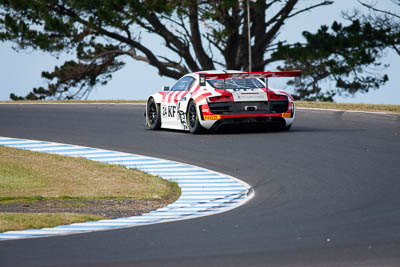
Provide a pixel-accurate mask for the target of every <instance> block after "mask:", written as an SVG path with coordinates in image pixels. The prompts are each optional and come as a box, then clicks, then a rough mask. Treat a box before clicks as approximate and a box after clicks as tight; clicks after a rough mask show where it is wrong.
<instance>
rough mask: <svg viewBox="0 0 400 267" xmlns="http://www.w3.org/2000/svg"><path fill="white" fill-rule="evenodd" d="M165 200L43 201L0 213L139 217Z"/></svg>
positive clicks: (13, 205)
mask: <svg viewBox="0 0 400 267" xmlns="http://www.w3.org/2000/svg"><path fill="white" fill-rule="evenodd" d="M167 204H168V203H166V201H165V200H131V199H102V200H81V199H79V200H43V201H35V202H11V203H2V204H0V212H13V213H63V212H69V213H83V214H94V215H99V216H104V217H107V218H122V217H130V216H136V215H141V214H143V213H146V212H149V211H152V210H156V209H158V208H161V207H164V206H165V205H167Z"/></svg>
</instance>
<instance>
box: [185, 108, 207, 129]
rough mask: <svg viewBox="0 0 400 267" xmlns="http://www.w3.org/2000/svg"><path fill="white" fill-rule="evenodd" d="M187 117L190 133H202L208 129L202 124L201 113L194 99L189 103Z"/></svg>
mask: <svg viewBox="0 0 400 267" xmlns="http://www.w3.org/2000/svg"><path fill="white" fill-rule="evenodd" d="M186 117H187V124H188V127H189V131H190V133H192V134H201V133H204V132H205V131H206V130H205V129H204V128H203V126H201V124H200V119H199V114H198V112H197V108H196V104H195V103H194V101H191V102H190V103H189V107H188V110H187V114H186Z"/></svg>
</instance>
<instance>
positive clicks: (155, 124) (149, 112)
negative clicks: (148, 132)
mask: <svg viewBox="0 0 400 267" xmlns="http://www.w3.org/2000/svg"><path fill="white" fill-rule="evenodd" d="M146 124H147V126H148V127H149V128H150V129H152V130H158V129H160V127H161V112H160V105H159V104H157V103H156V102H155V101H154V99H153V98H150V99H149V101H148V102H147V109H146Z"/></svg>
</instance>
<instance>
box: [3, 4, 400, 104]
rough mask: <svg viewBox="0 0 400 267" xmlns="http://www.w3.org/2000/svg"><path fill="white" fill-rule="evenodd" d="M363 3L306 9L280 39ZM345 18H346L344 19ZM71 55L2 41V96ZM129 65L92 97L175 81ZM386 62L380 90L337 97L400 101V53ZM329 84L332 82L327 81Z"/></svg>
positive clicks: (122, 95)
mask: <svg viewBox="0 0 400 267" xmlns="http://www.w3.org/2000/svg"><path fill="white" fill-rule="evenodd" d="M379 4H380V5H381V6H380V7H382V8H387V9H392V11H394V12H396V13H400V10H398V9H399V8H397V11H395V10H393V8H394V7H396V6H395V5H393V4H391V3H390V0H382V1H379ZM354 7H358V8H359V7H360V5H359V4H358V3H357V1H356V0H338V1H336V2H335V4H333V5H331V6H326V7H320V8H318V9H315V10H313V11H310V12H306V13H303V14H302V15H299V16H297V17H295V18H293V19H292V20H291V21H288V23H287V24H286V25H285V26H284V29H283V30H282V32H281V34H280V36H279V39H280V40H287V41H289V42H294V41H301V32H302V31H304V30H307V31H310V32H315V31H316V30H317V29H318V28H319V26H320V25H321V24H327V25H330V24H331V23H332V22H333V21H334V20H342V19H341V11H343V10H351V9H352V8H354ZM342 21H343V20H342ZM159 45H160V42H159V41H158V40H155V41H154V43H152V44H151V46H152V47H155V48H157V47H159ZM69 58H72V55H68V54H63V55H61V56H60V59H56V58H55V57H54V56H51V55H49V54H46V53H43V52H40V51H25V50H24V51H20V52H16V51H14V50H13V49H12V44H11V43H0V59H1V63H0V78H1V79H0V80H1V85H0V100H9V95H10V93H15V94H17V95H23V96H25V95H26V94H27V93H29V92H30V91H31V90H32V88H33V87H39V86H45V85H46V83H45V82H44V80H43V79H42V78H41V72H42V71H51V70H53V68H54V66H56V65H61V64H62V63H63V62H64V61H65V60H66V59H69ZM126 62H127V64H126V66H125V67H124V68H123V69H122V70H120V71H118V72H117V73H115V74H114V75H113V79H112V80H111V81H110V82H109V83H108V84H107V85H106V86H98V87H97V88H95V89H94V90H93V92H92V94H91V95H90V97H89V99H92V100H95V99H98V100H102V99H145V98H146V97H147V96H148V95H150V94H152V93H154V92H156V91H158V90H159V89H160V88H161V87H162V86H163V85H172V84H173V83H174V82H175V81H174V80H172V79H170V78H166V77H160V76H159V75H158V73H157V70H156V69H155V68H152V67H151V66H148V65H146V64H145V63H142V62H137V61H133V60H132V59H130V58H128V57H126ZM383 63H385V64H390V67H389V68H388V69H386V70H385V71H384V73H387V74H388V75H389V81H388V82H387V83H386V84H385V85H384V86H382V87H381V88H380V89H379V90H376V91H371V92H369V93H367V94H356V95H355V96H353V97H336V98H335V101H336V102H352V103H371V104H400V75H398V73H400V71H399V70H400V56H398V55H396V54H395V53H394V52H391V51H388V52H387V54H386V56H385V57H384V59H383ZM270 85H271V86H272V87H274V88H284V87H285V81H283V80H278V79H275V80H273V79H271V81H270ZM326 86H328V87H329V86H331V87H332V86H333V85H332V84H326Z"/></svg>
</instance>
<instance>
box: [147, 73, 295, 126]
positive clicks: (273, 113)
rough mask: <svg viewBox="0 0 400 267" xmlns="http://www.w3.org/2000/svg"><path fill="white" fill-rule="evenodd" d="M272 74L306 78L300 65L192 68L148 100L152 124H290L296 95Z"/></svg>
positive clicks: (149, 118) (150, 122)
mask: <svg viewBox="0 0 400 267" xmlns="http://www.w3.org/2000/svg"><path fill="white" fill-rule="evenodd" d="M272 77H296V79H299V78H300V71H273V72H239V71H229V70H228V71H202V72H195V73H190V74H187V75H185V76H183V77H182V78H181V79H180V80H178V81H177V82H176V83H175V85H174V86H172V88H169V87H167V86H164V87H163V89H162V91H161V92H158V93H155V94H152V95H151V96H150V97H149V98H148V100H147V105H146V112H145V117H146V124H147V126H148V127H149V128H150V129H152V130H157V129H160V128H166V129H175V130H185V131H190V132H191V133H202V132H205V131H208V130H216V129H218V128H219V127H221V126H222V125H226V124H237V123H243V124H246V123H255V124H271V125H275V126H276V127H279V129H281V130H289V129H290V127H291V126H292V124H293V121H294V117H295V108H294V100H293V98H292V96H291V95H290V94H288V93H287V92H285V91H283V90H275V89H271V88H269V87H268V79H269V78H272Z"/></svg>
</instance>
